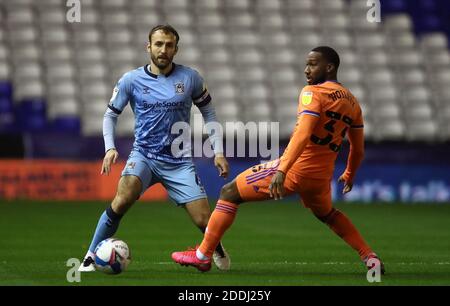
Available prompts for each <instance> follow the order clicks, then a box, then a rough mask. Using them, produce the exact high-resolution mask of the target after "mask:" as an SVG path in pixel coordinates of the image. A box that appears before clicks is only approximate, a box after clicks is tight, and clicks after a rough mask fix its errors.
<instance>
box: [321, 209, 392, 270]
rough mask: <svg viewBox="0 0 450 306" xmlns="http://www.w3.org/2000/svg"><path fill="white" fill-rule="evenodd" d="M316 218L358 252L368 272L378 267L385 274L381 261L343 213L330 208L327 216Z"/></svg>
mask: <svg viewBox="0 0 450 306" xmlns="http://www.w3.org/2000/svg"><path fill="white" fill-rule="evenodd" d="M316 217H317V218H318V219H319V220H320V221H322V222H324V223H325V224H327V225H328V226H329V227H330V229H331V230H332V231H333V232H334V233H336V235H338V236H339V237H341V238H342V239H343V240H344V241H345V242H346V243H347V244H348V245H349V246H351V247H352V248H353V249H354V250H355V251H357V252H358V254H359V256H360V258H361V260H362V262H363V263H364V265H365V266H366V267H367V269H369V270H370V269H371V268H373V267H374V266H378V265H379V266H380V271H381V273H382V274H384V273H385V269H384V264H383V262H382V261H381V259H380V258H379V257H378V256H377V254H376V253H374V252H373V251H372V249H371V248H370V246H369V245H368V244H367V243H366V242H365V241H364V239H363V237H362V236H361V234H360V233H359V231H358V230H357V229H356V227H355V226H354V225H353V223H352V222H351V221H350V219H349V218H348V217H347V216H346V215H345V214H344V213H342V212H341V211H339V210H337V209H335V208H332V210H331V211H330V212H329V213H328V214H327V215H325V216H320V215H317V214H316Z"/></svg>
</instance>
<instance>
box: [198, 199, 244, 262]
mask: <svg viewBox="0 0 450 306" xmlns="http://www.w3.org/2000/svg"><path fill="white" fill-rule="evenodd" d="M238 207H239V205H236V204H233V203H230V202H227V201H224V200H219V201H217V205H216V208H215V209H214V211H213V212H212V214H211V217H210V218H209V222H208V227H207V228H206V231H205V236H204V238H203V241H202V243H201V244H200V246H199V248H198V250H199V251H200V252H201V253H202V254H203V255H205V256H206V257H208V258H211V257H212V254H213V253H214V250H215V249H216V247H217V245H218V244H219V241H220V239H221V238H222V236H223V234H224V233H225V231H226V230H227V229H228V228H229V227H230V226H231V224H233V221H234V218H235V216H236V213H237V209H238Z"/></svg>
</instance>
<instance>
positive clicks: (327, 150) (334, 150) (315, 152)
mask: <svg viewBox="0 0 450 306" xmlns="http://www.w3.org/2000/svg"><path fill="white" fill-rule="evenodd" d="M302 115H309V116H316V117H318V118H319V122H318V124H317V125H316V126H315V128H314V130H313V133H312V135H311V137H310V139H309V142H308V144H307V145H306V147H305V149H304V151H303V153H302V154H301V155H300V157H299V158H298V159H297V160H296V161H295V162H294V163H293V164H292V166H291V167H290V169H286V167H288V165H287V164H288V162H287V161H288V160H289V159H290V158H292V156H290V154H291V153H292V149H290V147H289V145H288V147H287V148H286V150H285V152H284V154H283V156H282V157H281V158H280V159H281V164H280V166H279V168H278V169H279V170H280V171H283V172H284V173H286V172H287V171H292V172H294V173H296V174H299V175H300V176H304V177H308V178H317V179H331V177H332V175H333V171H334V164H335V160H336V157H337V154H338V152H339V150H340V148H341V145H342V141H343V139H344V137H345V135H346V133H347V131H348V130H349V129H351V128H363V127H364V125H363V116H362V111H361V107H360V106H359V103H358V101H357V99H356V98H355V97H354V96H353V94H352V93H351V92H350V91H349V90H348V89H347V88H345V87H344V86H342V85H341V84H340V83H338V82H333V81H327V82H325V83H322V84H318V85H308V86H305V87H304V88H303V90H302V92H301V94H300V97H299V106H298V116H299V117H300V116H302ZM299 128H300V129H301V126H299V125H298V124H297V125H296V127H295V129H294V132H293V134H292V137H295V136H296V133H295V132H296V130H297V129H299ZM291 142H292V139H291Z"/></svg>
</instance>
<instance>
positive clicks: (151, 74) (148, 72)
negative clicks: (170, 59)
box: [144, 63, 176, 79]
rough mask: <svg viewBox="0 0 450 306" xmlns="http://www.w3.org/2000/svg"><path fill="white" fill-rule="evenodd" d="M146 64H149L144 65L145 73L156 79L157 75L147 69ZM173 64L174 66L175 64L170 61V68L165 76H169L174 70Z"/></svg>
mask: <svg viewBox="0 0 450 306" xmlns="http://www.w3.org/2000/svg"><path fill="white" fill-rule="evenodd" d="M148 66H149V64H147V65H145V66H144V71H145V73H147V74H148V75H149V76H151V77H152V78H154V79H157V78H158V75H157V74H154V73H152V72H151V71H150V70H149V69H148ZM175 66H176V64H175V63H172V69H171V70H170V71H169V72H168V73H167V74H166V75H165V76H166V78H167V77H168V76H170V75H171V74H172V72H174V70H175Z"/></svg>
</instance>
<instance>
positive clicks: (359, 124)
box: [338, 112, 364, 194]
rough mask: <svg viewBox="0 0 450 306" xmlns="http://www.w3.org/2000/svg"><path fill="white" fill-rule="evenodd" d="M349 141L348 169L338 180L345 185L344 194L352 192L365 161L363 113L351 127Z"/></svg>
mask: <svg viewBox="0 0 450 306" xmlns="http://www.w3.org/2000/svg"><path fill="white" fill-rule="evenodd" d="M348 140H349V143H350V152H349V155H348V160H347V167H346V169H345V171H344V173H343V174H342V175H341V176H340V177H339V180H338V181H339V182H342V183H344V189H343V191H342V193H343V194H345V193H348V192H350V191H351V190H352V188H353V180H354V178H355V175H356V172H357V170H358V168H359V166H360V165H361V163H362V161H363V159H364V125H363V121H362V115H361V112H360V116H359V119H358V120H357V121H356V122H355V123H354V124H353V125H352V126H351V128H350V130H349V132H348Z"/></svg>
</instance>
